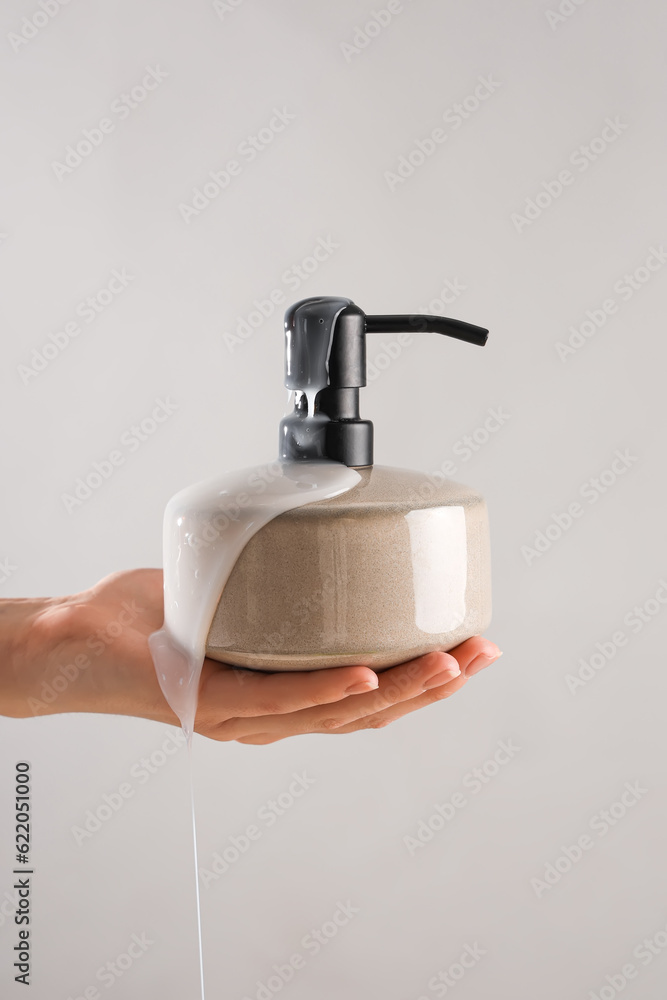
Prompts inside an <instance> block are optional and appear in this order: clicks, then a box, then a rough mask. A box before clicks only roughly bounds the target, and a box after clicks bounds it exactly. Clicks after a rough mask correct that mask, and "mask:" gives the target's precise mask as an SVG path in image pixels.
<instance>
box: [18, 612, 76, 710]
mask: <svg viewBox="0 0 667 1000" xmlns="http://www.w3.org/2000/svg"><path fill="white" fill-rule="evenodd" d="M72 624H73V623H72V614H71V609H70V605H69V603H68V600H67V599H66V598H51V597H47V598H25V599H15V600H4V601H0V715H8V716H12V717H14V718H25V717H27V716H31V715H39V714H50V713H51V712H52V711H67V710H68V709H67V708H63V707H62V704H61V705H60V706H58V707H57V708H56V707H54V708H50V707H49V705H48V704H47V703H46V702H44V701H43V699H42V698H40V695H41V694H42V693H43V685H44V683H45V682H48V680H49V678H51V679H55V676H56V674H57V671H58V668H59V662H58V661H59V660H60V658H61V656H62V654H63V653H64V652H65V646H66V645H67V641H68V632H70V631H71V629H72ZM54 701H55V699H54ZM39 702H42V706H41V708H40V705H39Z"/></svg>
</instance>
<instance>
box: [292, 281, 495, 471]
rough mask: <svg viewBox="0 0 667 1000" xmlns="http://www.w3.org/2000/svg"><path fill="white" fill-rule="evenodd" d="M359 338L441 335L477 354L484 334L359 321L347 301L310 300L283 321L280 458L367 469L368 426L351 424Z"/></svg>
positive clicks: (362, 352)
mask: <svg viewBox="0 0 667 1000" xmlns="http://www.w3.org/2000/svg"><path fill="white" fill-rule="evenodd" d="M367 333H442V334H445V335H446V336H448V337H455V338H456V339H457V340H465V341H467V342H468V343H469V344H477V345H478V346H479V347H483V346H484V344H485V343H486V339H487V337H488V333H489V331H488V330H485V329H483V328H482V327H479V326H472V325H471V324H470V323H463V322H462V321H461V320H458V319H446V318H445V317H444V316H422V315H419V314H414V315H403V316H367V315H366V314H365V313H364V312H363V311H362V310H361V309H360V308H359V307H358V306H357V305H355V304H354V302H352V301H351V299H343V298H329V297H322V298H311V299H302V300H301V301H300V302H297V303H295V304H294V305H293V306H290V308H289V309H288V310H287V312H286V313H285V338H286V339H285V385H286V386H287V388H288V389H292V390H294V393H295V405H294V412H293V413H292V414H290V415H289V416H287V417H285V418H284V419H283V421H282V422H281V424H280V457H281V458H283V459H289V460H291V461H299V460H314V459H320V460H322V459H332V460H333V461H336V462H342V463H343V464H344V465H348V466H355V467H361V466H366V465H372V464H373V424H372V423H371V422H370V420H362V419H361V417H360V416H359V389H360V388H362V387H363V386H365V385H366V334H367Z"/></svg>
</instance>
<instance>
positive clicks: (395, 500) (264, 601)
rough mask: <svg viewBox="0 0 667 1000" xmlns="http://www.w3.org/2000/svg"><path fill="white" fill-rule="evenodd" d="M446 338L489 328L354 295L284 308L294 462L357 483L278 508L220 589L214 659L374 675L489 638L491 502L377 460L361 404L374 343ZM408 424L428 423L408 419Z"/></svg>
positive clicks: (470, 338) (287, 432) (289, 457)
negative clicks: (335, 471)
mask: <svg viewBox="0 0 667 1000" xmlns="http://www.w3.org/2000/svg"><path fill="white" fill-rule="evenodd" d="M401 332H407V333H412V334H419V333H438V334H444V335H446V336H448V337H454V338H456V339H458V340H462V341H466V342H467V343H469V344H476V345H479V346H483V345H484V344H485V343H486V339H487V335H488V331H487V330H484V329H482V328H480V327H477V326H472V325H471V324H469V323H464V322H461V321H460V320H454V319H446V318H444V317H440V316H421V315H388V316H375V315H366V314H365V313H364V312H363V311H362V310H361V309H360V308H359V307H358V306H357V305H355V304H354V302H352V301H351V300H350V299H345V298H329V297H319V298H309V299H304V300H302V301H301V302H297V303H296V304H295V305H293V306H291V307H290V308H289V309H288V310H287V312H286V314H285V385H286V387H287V389H288V390H289V391H290V398H291V403H292V405H293V409H292V411H291V412H290V413H288V415H287V416H285V417H284V419H283V420H282V422H281V424H280V435H279V457H280V462H281V463H287V464H288V465H289V467H290V468H294V467H295V466H297V468H303V469H304V471H305V470H307V468H308V464H309V463H326V462H329V463H331V462H333V463H340V464H341V465H342V466H346V467H348V468H349V469H350V470H355V472H356V473H357V478H356V479H355V484H354V485H352V486H351V487H349V488H346V489H344V490H342V491H341V492H339V493H338V494H337V495H335V496H332V497H328V498H324V499H319V500H315V501H314V502H311V503H305V504H302V505H300V506H297V507H295V508H293V509H289V510H286V511H284V512H283V513H279V514H278V515H277V516H275V517H272V519H270V520H269V521H268V522H267V523H264V524H263V526H262V527H261V528H260V529H259V530H257V531H256V532H255V534H253V535H252V537H250V538H249V539H248V541H247V542H246V543H245V544H244V546H243V548H242V550H241V551H240V554H239V556H238V558H237V559H236V561H235V563H234V566H233V568H232V570H231V572H230V574H229V576H228V578H227V581H226V583H225V585H224V588H223V589H222V593H221V594H220V598H219V601H218V603H217V607H216V609H215V614H214V615H213V619H212V621H211V624H210V628H209V630H208V636H207V639H206V655H207V656H209V657H211V658H213V659H215V660H219V661H221V662H224V663H228V664H232V665H235V666H238V667H247V668H253V669H256V670H266V671H280V670H313V669H319V668H324V667H335V666H349V665H358V664H362V665H366V666H369V667H371V668H373V669H375V670H382V669H384V668H386V667H390V666H394V665H395V664H398V663H402V662H405V661H407V660H410V659H413V658H414V657H417V656H421V655H423V654H424V653H428V652H431V651H434V650H445V651H446V650H449V649H452V648H453V647H454V646H457V645H458V644H459V643H460V642H462V641H463V640H464V639H467V638H469V637H470V636H473V635H477V634H479V633H481V632H483V631H484V630H485V629H486V628H487V626H488V624H489V621H490V616H491V587H490V555H489V538H488V525H487V512H486V505H485V502H484V499H483V498H482V497H481V496H480V494H479V493H477V492H476V491H475V490H472V489H470V488H469V487H467V486H462V485H461V484H459V483H456V482H453V481H451V480H449V479H446V478H444V476H442V475H441V474H440V473H438V475H437V476H426V475H425V474H424V473H422V472H412V471H409V470H406V469H396V468H389V467H386V466H381V465H375V464H374V462H373V424H372V423H371V421H370V420H366V419H363V418H362V417H361V415H360V410H359V390H360V389H361V388H362V387H363V386H365V385H366V338H367V336H368V335H370V334H375V333H388V334H389V333H401ZM405 419H406V421H408V420H410V419H412V420H414V421H415V434H425V433H428V428H424V427H419V416H418V414H417V413H413V414H411V413H410V412H409V411H408V412H406V415H405Z"/></svg>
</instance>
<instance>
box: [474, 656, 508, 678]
mask: <svg viewBox="0 0 667 1000" xmlns="http://www.w3.org/2000/svg"><path fill="white" fill-rule="evenodd" d="M502 655H503V654H502V653H480V654H479V656H476V657H475V659H474V660H473V661H472V663H469V664H468V666H467V667H466V677H472V676H473V674H478V673H479V671H480V670H483V669H484V667H488V666H489V665H490V664H491V663H495V661H496V660H499V659H500V657H501V656H502Z"/></svg>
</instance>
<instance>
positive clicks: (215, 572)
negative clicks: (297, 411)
mask: <svg viewBox="0 0 667 1000" xmlns="http://www.w3.org/2000/svg"><path fill="white" fill-rule="evenodd" d="M306 420H307V418H304V421H306ZM360 479H361V477H360V475H359V473H358V472H356V471H355V470H354V469H348V468H347V467H346V466H344V465H341V464H340V463H339V462H328V461H309V462H299V461H290V460H283V461H277V462H273V463H270V464H268V465H258V466H254V467H252V468H248V469H241V470H238V471H235V472H228V473H225V474H224V475H222V476H220V477H219V478H217V479H212V480H209V481H206V482H202V483H196V484H195V485H194V486H189V487H187V488H186V489H184V490H181V492H180V493H177V494H176V495H175V496H174V497H172V499H171V500H170V501H169V503H168V504H167V508H166V511H165V518H164V539H163V545H164V625H163V627H162V628H161V629H160V630H159V631H158V632H154V633H153V635H151V637H150V639H149V645H150V649H151V653H152V656H153V660H154V663H155V668H156V671H157V676H158V680H159V682H160V687H161V688H162V692H163V694H164V696H165V698H166V699H167V702H168V704H169V705H170V707H171V708H172V710H173V711H174V712H175V713H176V715H177V716H178V718H179V719H180V721H181V725H182V726H183V730H184V732H185V734H186V736H187V737H188V738H190V737H191V736H192V732H193V729H194V721H195V714H196V710H197V693H198V688H199V680H200V677H201V671H202V666H203V663H204V658H205V655H206V638H207V636H208V631H209V628H210V625H211V621H212V620H213V616H214V615H215V609H216V608H217V606H218V602H219V600H220V596H221V594H222V591H223V588H224V586H225V583H226V582H227V580H228V579H229V576H230V574H231V572H232V570H233V568H234V564H235V563H236V561H237V559H238V558H239V556H240V554H241V552H242V551H243V548H244V546H245V545H246V544H247V543H248V541H249V540H250V539H251V538H252V536H253V535H254V534H255V533H256V532H258V531H259V530H260V528H262V527H263V526H264V525H265V524H267V523H268V522H269V521H270V520H272V518H274V517H277V516H278V515H279V514H283V513H285V512H286V511H289V510H293V509H294V508H296V507H302V506H304V505H305V504H309V503H314V502H315V501H316V500H325V499H329V498H330V497H334V496H338V495H339V494H340V493H343V492H345V491H347V490H349V489H351V487H352V486H355V485H356V484H357V483H358V482H359V481H360Z"/></svg>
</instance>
